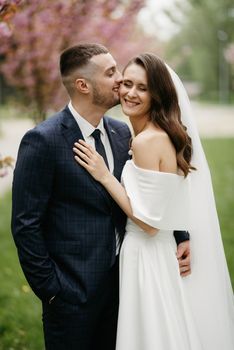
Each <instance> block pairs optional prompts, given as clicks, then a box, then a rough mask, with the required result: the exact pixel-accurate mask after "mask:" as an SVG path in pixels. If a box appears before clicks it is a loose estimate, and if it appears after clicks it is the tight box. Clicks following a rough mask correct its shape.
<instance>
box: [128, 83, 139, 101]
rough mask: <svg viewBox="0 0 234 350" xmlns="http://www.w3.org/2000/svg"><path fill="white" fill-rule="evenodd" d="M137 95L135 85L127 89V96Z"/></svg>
mask: <svg viewBox="0 0 234 350" xmlns="http://www.w3.org/2000/svg"><path fill="white" fill-rule="evenodd" d="M136 96H137V92H136V88H135V86H133V87H131V89H129V90H128V97H130V98H134V97H136Z"/></svg>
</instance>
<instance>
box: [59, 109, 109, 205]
mask: <svg viewBox="0 0 234 350" xmlns="http://www.w3.org/2000/svg"><path fill="white" fill-rule="evenodd" d="M61 125H62V134H63V136H64V137H65V139H66V141H67V144H68V146H69V148H70V149H71V151H72V148H73V147H74V143H75V142H77V141H78V140H79V139H82V140H84V137H83V135H82V132H81V130H80V128H79V125H78V124H77V122H76V120H75V118H74V117H73V115H72V114H71V112H70V110H69V108H68V107H66V108H65V109H64V110H63V117H62V121H61ZM74 161H75V160H74ZM77 167H80V168H82V167H81V166H80V165H79V164H77ZM82 169H83V171H84V172H85V173H86V175H87V176H88V177H89V179H90V185H92V186H94V187H95V190H96V191H97V192H98V193H99V195H101V196H102V197H104V199H105V200H106V201H107V202H108V204H109V205H110V196H109V194H108V193H107V191H106V190H105V189H104V187H103V186H102V185H101V184H100V183H99V182H97V181H96V180H94V179H93V177H92V176H91V175H89V173H87V172H86V170H85V169H84V168H82Z"/></svg>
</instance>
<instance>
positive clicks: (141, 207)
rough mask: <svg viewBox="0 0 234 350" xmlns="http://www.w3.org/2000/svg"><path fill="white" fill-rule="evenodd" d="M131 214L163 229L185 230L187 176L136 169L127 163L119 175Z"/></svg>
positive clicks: (188, 194)
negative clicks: (128, 201)
mask: <svg viewBox="0 0 234 350" xmlns="http://www.w3.org/2000/svg"><path fill="white" fill-rule="evenodd" d="M122 181H123V185H124V187H125V189H126V192H127V195H128V197H129V199H130V203H131V207H132V210H133V215H134V216H135V217H136V218H137V219H139V220H142V221H144V222H145V223H147V224H148V225H150V226H152V227H155V228H158V229H163V230H189V229H191V220H190V177H189V175H188V176H187V177H186V178H185V177H184V176H181V175H177V174H173V173H165V172H160V171H153V170H147V169H142V168H139V167H138V166H136V165H135V163H134V161H133V160H129V161H127V163H126V165H125V167H124V170H123V173H122Z"/></svg>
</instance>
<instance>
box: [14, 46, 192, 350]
mask: <svg viewBox="0 0 234 350" xmlns="http://www.w3.org/2000/svg"><path fill="white" fill-rule="evenodd" d="M60 71H61V76H62V81H63V84H64V85H65V87H66V89H67V92H68V94H69V97H70V100H71V101H70V103H69V104H68V106H66V107H65V108H64V109H63V110H62V111H60V112H59V113H57V114H56V115H54V116H53V117H51V118H49V119H48V120H47V121H45V122H43V123H41V124H40V125H38V126H37V127H35V128H34V129H33V130H30V131H29V132H28V133H27V134H26V135H25V136H24V137H23V139H22V142H21V145H20V149H19V153H18V160H17V164H16V168H15V173H14V181H13V212H12V232H13V236H14V240H15V243H16V246H17V248H18V254H19V260H20V263H21V266H22V269H23V271H24V274H25V276H26V278H27V280H28V283H29V284H30V286H31V288H32V290H33V291H34V292H35V294H36V295H37V296H38V297H39V298H40V299H41V301H42V306H43V328H44V337H45V345H46V349H47V350H68V349H69V350H78V349H79V350H93V349H102V350H114V349H115V336H116V326H117V312H118V257H117V256H118V251H119V245H120V242H121V241H122V239H123V235H124V227H125V222H126V217H125V215H124V214H123V212H122V211H121V210H120V209H119V208H118V207H117V205H116V204H115V203H114V202H113V200H112V199H111V197H110V196H109V195H108V193H107V192H106V191H105V189H104V188H103V187H102V186H101V185H100V184H99V183H98V182H96V181H95V180H94V179H93V178H92V177H91V176H90V175H89V174H88V173H87V172H86V171H85V170H84V169H83V168H82V167H80V166H79V165H77V163H76V162H75V160H74V154H73V151H72V148H73V144H74V142H75V141H77V140H78V139H81V138H82V139H84V140H86V141H87V142H89V143H91V144H92V145H94V146H95V147H96V149H98V151H100V153H102V155H103V156H104V157H106V159H107V162H108V166H109V169H110V170H111V171H113V173H114V175H115V176H116V177H117V179H120V176H121V172H122V169H123V166H124V164H125V162H126V160H127V159H128V149H129V140H130V137H131V135H130V131H129V129H128V127H127V125H126V124H125V123H123V122H120V121H117V120H114V119H111V118H107V117H104V118H103V115H104V113H105V112H106V111H107V110H108V109H110V108H111V107H113V106H115V105H116V104H118V103H119V96H118V90H119V86H120V83H121V78H122V77H121V74H120V72H119V71H118V70H117V67H116V62H115V60H114V59H113V57H112V56H111V55H110V53H109V52H108V50H107V49H106V48H105V47H104V46H102V45H99V44H82V45H77V46H74V47H71V48H69V49H67V50H65V51H64V52H63V53H62V55H61V57H60ZM96 129H98V130H100V131H95V130H96ZM94 131H95V133H94ZM175 236H176V240H177V244H178V260H179V262H180V268H181V273H182V274H187V273H189V269H190V264H189V241H187V239H188V235H187V234H186V233H185V232H177V233H175Z"/></svg>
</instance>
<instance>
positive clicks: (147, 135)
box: [132, 128, 172, 170]
mask: <svg viewBox="0 0 234 350" xmlns="http://www.w3.org/2000/svg"><path fill="white" fill-rule="evenodd" d="M171 147H172V146H171V141H170V138H169V136H168V135H167V133H166V132H165V131H163V130H160V129H156V128H149V129H147V130H145V131H143V132H141V133H139V134H138V135H137V136H136V137H135V138H134V139H133V142H132V151H133V158H134V161H135V162H136V164H137V165H138V166H141V167H143V168H145V169H151V170H159V164H160V161H161V159H162V157H163V153H164V152H165V150H166V149H168V148H171Z"/></svg>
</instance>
